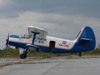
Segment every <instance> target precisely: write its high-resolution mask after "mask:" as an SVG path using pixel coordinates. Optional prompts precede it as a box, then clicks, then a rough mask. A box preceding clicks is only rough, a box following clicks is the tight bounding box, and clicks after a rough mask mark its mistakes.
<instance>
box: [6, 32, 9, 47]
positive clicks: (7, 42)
mask: <svg viewBox="0 0 100 75" xmlns="http://www.w3.org/2000/svg"><path fill="white" fill-rule="evenodd" d="M8 46H9V33H8V36H7V39H6V47H8Z"/></svg>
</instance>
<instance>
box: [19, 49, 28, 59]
mask: <svg viewBox="0 0 100 75" xmlns="http://www.w3.org/2000/svg"><path fill="white" fill-rule="evenodd" d="M29 51H30V50H29V49H28V48H27V49H25V50H24V51H23V53H22V54H21V55H20V58H21V59H26V57H27V54H28V52H29Z"/></svg>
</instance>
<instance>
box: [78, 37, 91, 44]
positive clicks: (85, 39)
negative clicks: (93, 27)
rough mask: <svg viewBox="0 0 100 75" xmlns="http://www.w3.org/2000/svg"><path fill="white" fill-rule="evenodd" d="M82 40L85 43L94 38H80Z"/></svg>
mask: <svg viewBox="0 0 100 75" xmlns="http://www.w3.org/2000/svg"><path fill="white" fill-rule="evenodd" d="M80 41H81V42H84V43H88V42H91V41H92V40H91V39H88V38H80Z"/></svg>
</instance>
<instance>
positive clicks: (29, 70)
mask: <svg viewBox="0 0 100 75" xmlns="http://www.w3.org/2000/svg"><path fill="white" fill-rule="evenodd" d="M10 60H11V59H10ZM18 60H19V59H18ZM26 60H27V59H26ZM20 61H21V60H20ZM3 62H4V61H3ZM14 62H15V61H14ZM99 74H100V58H71V59H66V58H63V59H61V58H57V59H55V58H54V59H41V60H29V61H27V63H23V64H13V65H9V66H5V67H2V68H0V75H99Z"/></svg>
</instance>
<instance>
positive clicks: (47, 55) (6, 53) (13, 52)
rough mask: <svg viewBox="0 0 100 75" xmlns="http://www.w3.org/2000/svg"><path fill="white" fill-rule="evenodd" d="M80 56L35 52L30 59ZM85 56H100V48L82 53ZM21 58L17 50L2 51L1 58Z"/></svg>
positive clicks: (6, 49) (7, 49)
mask: <svg viewBox="0 0 100 75" xmlns="http://www.w3.org/2000/svg"><path fill="white" fill-rule="evenodd" d="M74 55H75V56H78V53H73V54H71V53H59V54H54V53H47V52H33V51H31V52H30V53H29V54H28V57H44V58H50V57H60V56H69V57H72V56H74ZM82 55H83V56H86V55H100V47H99V48H96V49H95V50H92V51H88V52H82ZM12 57H13V58H16V57H18V58H19V50H17V49H12V48H5V49H3V50H0V58H12Z"/></svg>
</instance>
